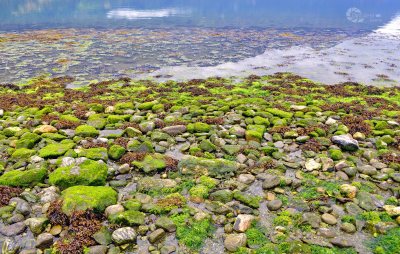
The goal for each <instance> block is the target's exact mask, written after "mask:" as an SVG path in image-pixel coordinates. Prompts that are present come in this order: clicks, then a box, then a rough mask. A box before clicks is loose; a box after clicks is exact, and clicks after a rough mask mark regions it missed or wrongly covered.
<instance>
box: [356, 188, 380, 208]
mask: <svg viewBox="0 0 400 254" xmlns="http://www.w3.org/2000/svg"><path fill="white" fill-rule="evenodd" d="M357 199H358V205H359V206H360V207H361V208H363V209H365V210H367V211H372V210H375V209H376V206H375V203H374V200H373V198H372V195H371V194H370V193H368V192H365V191H361V192H359V193H358V195H357Z"/></svg>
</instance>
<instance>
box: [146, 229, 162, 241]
mask: <svg viewBox="0 0 400 254" xmlns="http://www.w3.org/2000/svg"><path fill="white" fill-rule="evenodd" d="M164 236H165V231H164V229H162V228H159V229H156V230H154V231H153V232H151V233H150V235H149V238H148V239H149V242H150V243H155V242H157V241H158V240H160V239H161V238H163V237H164Z"/></svg>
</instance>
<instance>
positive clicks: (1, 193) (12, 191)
mask: <svg viewBox="0 0 400 254" xmlns="http://www.w3.org/2000/svg"><path fill="white" fill-rule="evenodd" d="M21 193H22V189H20V188H13V187H8V186H0V207H2V206H6V205H8V203H9V202H10V200H11V199H12V198H14V197H17V196H18V195H19V194H21Z"/></svg>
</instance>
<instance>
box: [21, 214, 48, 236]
mask: <svg viewBox="0 0 400 254" xmlns="http://www.w3.org/2000/svg"><path fill="white" fill-rule="evenodd" d="M48 222H49V220H48V219H47V218H46V217H42V218H29V219H27V220H26V221H25V224H26V225H27V226H28V227H29V229H30V230H31V231H32V233H34V234H36V235H37V234H40V233H42V232H43V230H44V229H45V227H46V225H47V223H48Z"/></svg>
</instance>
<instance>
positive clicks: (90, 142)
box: [82, 138, 108, 149]
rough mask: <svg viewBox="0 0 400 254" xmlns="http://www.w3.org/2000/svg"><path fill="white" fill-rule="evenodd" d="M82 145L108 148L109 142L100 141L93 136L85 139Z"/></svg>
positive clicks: (87, 147)
mask: <svg viewBox="0 0 400 254" xmlns="http://www.w3.org/2000/svg"><path fill="white" fill-rule="evenodd" d="M82 147H83V148H85V149H89V148H97V147H105V148H108V144H107V143H106V142H100V141H98V140H94V139H92V138H91V139H87V140H84V142H82Z"/></svg>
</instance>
